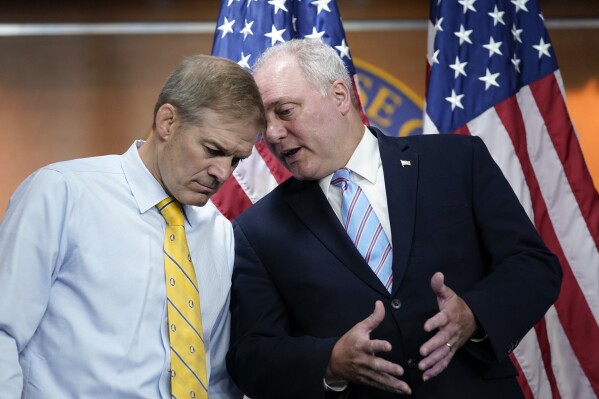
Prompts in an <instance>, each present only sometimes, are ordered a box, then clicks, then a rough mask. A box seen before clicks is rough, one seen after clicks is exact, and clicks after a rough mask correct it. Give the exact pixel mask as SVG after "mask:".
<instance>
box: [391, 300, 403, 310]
mask: <svg viewBox="0 0 599 399" xmlns="http://www.w3.org/2000/svg"><path fill="white" fill-rule="evenodd" d="M391 307H392V308H393V309H399V308H401V301H400V300H399V299H394V300H392V301H391Z"/></svg>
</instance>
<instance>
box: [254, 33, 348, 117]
mask: <svg viewBox="0 0 599 399" xmlns="http://www.w3.org/2000/svg"><path fill="white" fill-rule="evenodd" d="M282 55H291V56H293V57H294V58H295V60H296V61H297V64H298V65H299V67H300V69H301V70H302V72H303V73H304V77H305V79H306V80H307V81H308V83H310V85H312V87H313V88H314V89H316V90H317V91H318V92H319V93H320V94H321V95H322V96H326V95H327V91H328V89H329V87H330V86H331V84H332V83H333V82H334V81H336V80H341V81H342V82H343V83H344V84H345V85H346V86H347V88H348V89H349V90H350V93H351V100H352V104H353V105H354V107H357V103H356V99H355V97H354V92H353V86H352V80H351V78H350V76H349V72H348V71H347V68H346V67H345V64H344V63H343V60H341V57H339V55H338V54H337V52H336V51H335V50H334V49H333V48H332V47H331V46H329V45H328V44H325V43H323V42H322V41H320V40H318V39H293V40H289V41H287V42H284V43H281V44H277V45H275V46H272V47H270V48H268V49H267V50H266V51H265V52H264V53H262V55H261V56H260V58H258V60H257V61H256V63H255V64H254V67H253V68H252V70H253V71H254V72H256V71H258V70H259V69H260V68H262V67H264V65H267V64H268V63H269V62H270V61H271V60H273V59H274V58H277V57H279V56H282Z"/></svg>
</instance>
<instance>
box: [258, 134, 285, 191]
mask: <svg viewBox="0 0 599 399" xmlns="http://www.w3.org/2000/svg"><path fill="white" fill-rule="evenodd" d="M255 147H256V150H257V151H258V153H259V154H260V156H261V157H262V159H263V160H264V163H265V164H266V166H267V167H268V169H269V170H270V173H271V174H272V176H273V177H274V178H275V180H276V181H277V184H281V183H282V182H284V181H285V180H287V179H288V178H289V177H290V176H291V173H289V171H288V170H287V169H285V167H284V166H283V165H282V164H281V162H279V160H278V159H277V158H276V157H275V156H274V155H273V154H272V152H270V150H269V149H268V147H267V146H266V141H264V140H260V141H259V142H258V143H256V146H255Z"/></svg>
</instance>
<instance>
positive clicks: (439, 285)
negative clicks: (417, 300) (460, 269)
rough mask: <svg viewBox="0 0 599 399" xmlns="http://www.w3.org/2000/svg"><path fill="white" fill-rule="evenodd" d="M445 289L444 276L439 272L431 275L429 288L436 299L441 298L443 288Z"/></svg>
mask: <svg viewBox="0 0 599 399" xmlns="http://www.w3.org/2000/svg"><path fill="white" fill-rule="evenodd" d="M444 287H445V276H444V275H443V273H441V272H437V273H435V274H433V277H432V278H431V288H432V289H433V292H434V293H435V295H437V297H443V288H444Z"/></svg>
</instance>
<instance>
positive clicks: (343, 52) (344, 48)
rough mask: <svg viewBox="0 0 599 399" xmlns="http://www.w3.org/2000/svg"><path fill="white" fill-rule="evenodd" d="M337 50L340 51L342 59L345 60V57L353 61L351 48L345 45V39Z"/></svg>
mask: <svg viewBox="0 0 599 399" xmlns="http://www.w3.org/2000/svg"><path fill="white" fill-rule="evenodd" d="M335 48H336V49H337V51H339V55H340V57H341V59H343V57H347V59H350V60H351V57H350V56H349V47H347V44H345V39H343V40H341V44H340V45H339V46H335Z"/></svg>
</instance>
